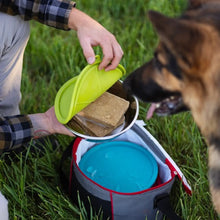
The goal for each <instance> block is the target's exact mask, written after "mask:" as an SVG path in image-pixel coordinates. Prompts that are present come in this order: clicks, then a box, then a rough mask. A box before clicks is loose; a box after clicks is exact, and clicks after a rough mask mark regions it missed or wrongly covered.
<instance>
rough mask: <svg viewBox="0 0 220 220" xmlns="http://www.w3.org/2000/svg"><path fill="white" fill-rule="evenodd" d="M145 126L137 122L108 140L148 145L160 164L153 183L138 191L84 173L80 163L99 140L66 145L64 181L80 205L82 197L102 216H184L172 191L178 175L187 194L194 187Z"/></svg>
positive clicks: (130, 219) (138, 219)
mask: <svg viewBox="0 0 220 220" xmlns="http://www.w3.org/2000/svg"><path fill="white" fill-rule="evenodd" d="M143 126H144V123H143V122H142V121H137V122H136V123H135V124H134V126H133V127H132V128H131V129H129V130H128V131H127V132H125V133H124V134H122V135H120V136H119V137H117V138H115V139H113V140H109V141H129V142H132V143H136V144H139V145H141V146H143V147H145V148H147V149H148V150H149V151H150V152H151V153H152V154H153V156H154V157H155V159H156V161H157V163H158V167H159V174H158V178H157V182H156V183H155V184H154V186H153V187H151V188H150V189H146V190H142V191H139V192H135V193H120V192H116V191H113V190H109V189H106V188H104V187H102V186H100V185H99V184H97V183H95V182H94V181H93V180H91V179H89V178H88V177H87V176H85V174H84V173H83V172H82V171H81V170H80V168H79V166H78V163H79V161H80V159H81V157H82V156H83V154H84V153H86V152H87V151H88V149H90V148H91V147H93V146H96V145H97V144H100V142H91V141H87V140H85V139H81V138H76V139H75V140H74V141H73V142H72V143H71V144H70V145H69V146H68V147H67V148H66V150H65V152H64V153H63V156H62V159H61V164H60V177H61V181H62V183H63V186H64V188H65V189H68V193H69V195H70V196H71V198H72V200H73V202H74V203H75V204H78V198H80V201H82V202H83V204H84V206H85V207H86V210H87V212H88V213H89V212H90V210H91V207H92V209H93V213H94V212H96V213H99V212H100V210H101V211H102V214H103V216H102V217H103V218H102V219H112V220H146V219H147V220H155V219H157V220H161V219H163V217H164V216H166V217H167V218H168V219H170V220H180V219H181V218H180V217H179V216H178V215H177V214H176V213H175V212H174V210H173V209H172V207H171V201H170V192H171V189H172V186H173V183H174V181H175V179H176V177H178V178H179V179H180V181H181V182H182V183H183V186H184V188H185V190H186V192H187V193H188V194H191V188H190V186H189V184H188V183H187V181H186V179H185V177H184V175H183V174H182V172H181V171H180V169H179V167H178V166H177V165H176V163H175V162H174V161H173V160H172V158H171V157H170V156H169V155H168V154H167V152H166V151H165V150H164V149H163V147H162V146H161V145H160V144H159V143H158V142H157V140H156V139H155V138H154V137H153V136H152V135H151V134H150V133H149V132H148V131H147V130H146V129H145V128H144V127H143ZM68 157H71V163H70V174H69V180H68V179H67V177H66V176H65V174H64V172H63V169H62V168H63V163H64V162H65V161H66V159H67V158H68Z"/></svg>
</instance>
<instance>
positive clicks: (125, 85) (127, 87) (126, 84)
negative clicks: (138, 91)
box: [123, 77, 131, 93]
mask: <svg viewBox="0 0 220 220" xmlns="http://www.w3.org/2000/svg"><path fill="white" fill-rule="evenodd" d="M123 88H124V89H125V90H126V91H127V92H128V93H131V80H130V77H127V78H126V79H125V80H124V81H123Z"/></svg>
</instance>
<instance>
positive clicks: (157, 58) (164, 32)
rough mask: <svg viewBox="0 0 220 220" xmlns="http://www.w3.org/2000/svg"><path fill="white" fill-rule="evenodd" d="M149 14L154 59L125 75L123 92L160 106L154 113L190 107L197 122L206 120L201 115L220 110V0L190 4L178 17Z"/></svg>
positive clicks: (173, 111)
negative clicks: (219, 105) (154, 38)
mask: <svg viewBox="0 0 220 220" xmlns="http://www.w3.org/2000/svg"><path fill="white" fill-rule="evenodd" d="M148 16H149V19H150V21H151V22H152V24H153V27H154V29H155V30H156V32H157V34H158V36H159V44H158V46H157V48H156V50H155V53H154V57H153V59H152V60H150V61H149V62H148V63H145V64H144V65H143V66H141V67H140V68H138V69H137V70H135V71H134V72H133V73H131V74H130V75H129V76H128V77H127V79H126V80H125V81H124V86H125V88H127V89H128V90H130V91H131V92H132V93H133V94H134V95H136V96H137V97H138V98H140V99H141V100H143V101H145V102H151V103H152V102H153V103H157V105H154V107H153V108H151V110H155V111H156V112H157V113H158V114H159V115H168V114H173V113H176V112H178V111H182V110H185V109H190V110H191V111H192V113H193V115H194V118H195V120H196V118H197V117H199V118H200V120H201V116H203V117H202V118H203V120H207V119H208V118H209V117H208V116H206V117H204V115H203V114H209V113H208V112H209V110H211V111H212V112H214V111H220V109H216V107H215V106H214V105H216V102H217V101H218V102H219V103H220V2H219V1H212V0H191V1H189V7H188V9H187V10H186V12H185V13H184V14H183V15H182V16H181V17H179V18H169V17H166V16H164V15H162V14H160V13H158V12H154V11H150V12H149V13H148ZM212 103H213V104H212ZM204 110H205V113H204ZM197 122H198V121H197ZM199 124H200V123H199Z"/></svg>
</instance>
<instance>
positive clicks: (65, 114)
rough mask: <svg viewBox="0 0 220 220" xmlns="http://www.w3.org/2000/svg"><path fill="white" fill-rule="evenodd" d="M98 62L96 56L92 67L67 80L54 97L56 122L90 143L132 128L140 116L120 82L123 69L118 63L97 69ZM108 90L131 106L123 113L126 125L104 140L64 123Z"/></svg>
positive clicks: (136, 104) (115, 135)
mask: <svg viewBox="0 0 220 220" xmlns="http://www.w3.org/2000/svg"><path fill="white" fill-rule="evenodd" d="M100 62H101V60H100V57H99V56H96V61H95V63H94V64H92V65H88V66H86V67H85V68H84V69H83V71H82V72H81V73H80V74H79V75H78V76H76V77H74V78H72V79H70V80H69V81H67V82H66V83H65V84H64V85H63V86H62V87H61V88H60V89H59V91H58V93H57V95H56V98H55V114H56V117H57V119H58V121H59V122H60V123H62V124H64V125H65V126H66V127H67V128H68V129H69V130H70V131H71V132H72V133H73V134H75V135H76V136H79V137H82V138H85V139H87V140H91V141H104V140H109V139H112V138H115V137H117V136H118V135H120V134H122V133H124V132H125V131H127V130H128V129H129V128H131V127H132V125H133V124H134V122H135V121H136V119H137V117H138V114H139V103H138V100H137V98H136V97H134V96H132V95H131V94H128V93H127V91H125V90H124V88H123V86H122V82H121V81H119V79H120V78H121V77H122V76H123V75H124V74H125V69H124V68H123V66H121V65H120V64H119V65H118V67H117V68H116V69H115V70H111V71H107V72H106V71H104V70H99V69H98V66H99V64H100ZM106 91H108V92H109V93H112V94H114V95H117V96H119V97H121V98H123V99H126V100H127V101H129V103H130V105H129V108H128V110H127V112H126V113H125V122H124V123H123V124H122V125H121V126H120V127H118V128H117V129H115V130H113V131H112V132H111V133H110V134H108V135H106V136H104V137H96V136H90V135H88V134H87V133H86V132H85V131H83V130H82V129H80V128H79V127H78V126H77V125H75V127H74V125H72V126H71V128H70V127H69V126H68V125H67V123H68V122H69V121H70V120H71V119H72V117H73V116H74V115H75V114H77V113H78V112H79V111H81V110H82V109H83V108H85V107H86V106H87V105H89V104H90V103H91V102H93V101H95V100H96V99H97V98H98V97H99V96H101V95H102V94H103V93H104V92H106Z"/></svg>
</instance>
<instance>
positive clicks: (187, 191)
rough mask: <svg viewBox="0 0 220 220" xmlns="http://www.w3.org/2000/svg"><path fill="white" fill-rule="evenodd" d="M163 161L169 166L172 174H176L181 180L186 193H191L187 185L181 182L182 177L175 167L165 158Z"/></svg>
mask: <svg viewBox="0 0 220 220" xmlns="http://www.w3.org/2000/svg"><path fill="white" fill-rule="evenodd" d="M165 163H166V164H167V165H168V166H169V168H170V169H171V171H172V173H173V175H175V173H176V174H177V176H178V178H179V180H180V181H181V182H182V184H183V187H184V189H185V191H186V193H187V194H189V195H190V196H191V195H192V191H191V190H190V189H189V188H188V187H187V185H186V184H185V183H184V182H183V179H182V176H180V174H179V173H178V172H177V171H176V169H175V167H174V166H173V164H172V163H171V162H170V161H169V160H168V159H166V160H165Z"/></svg>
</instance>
